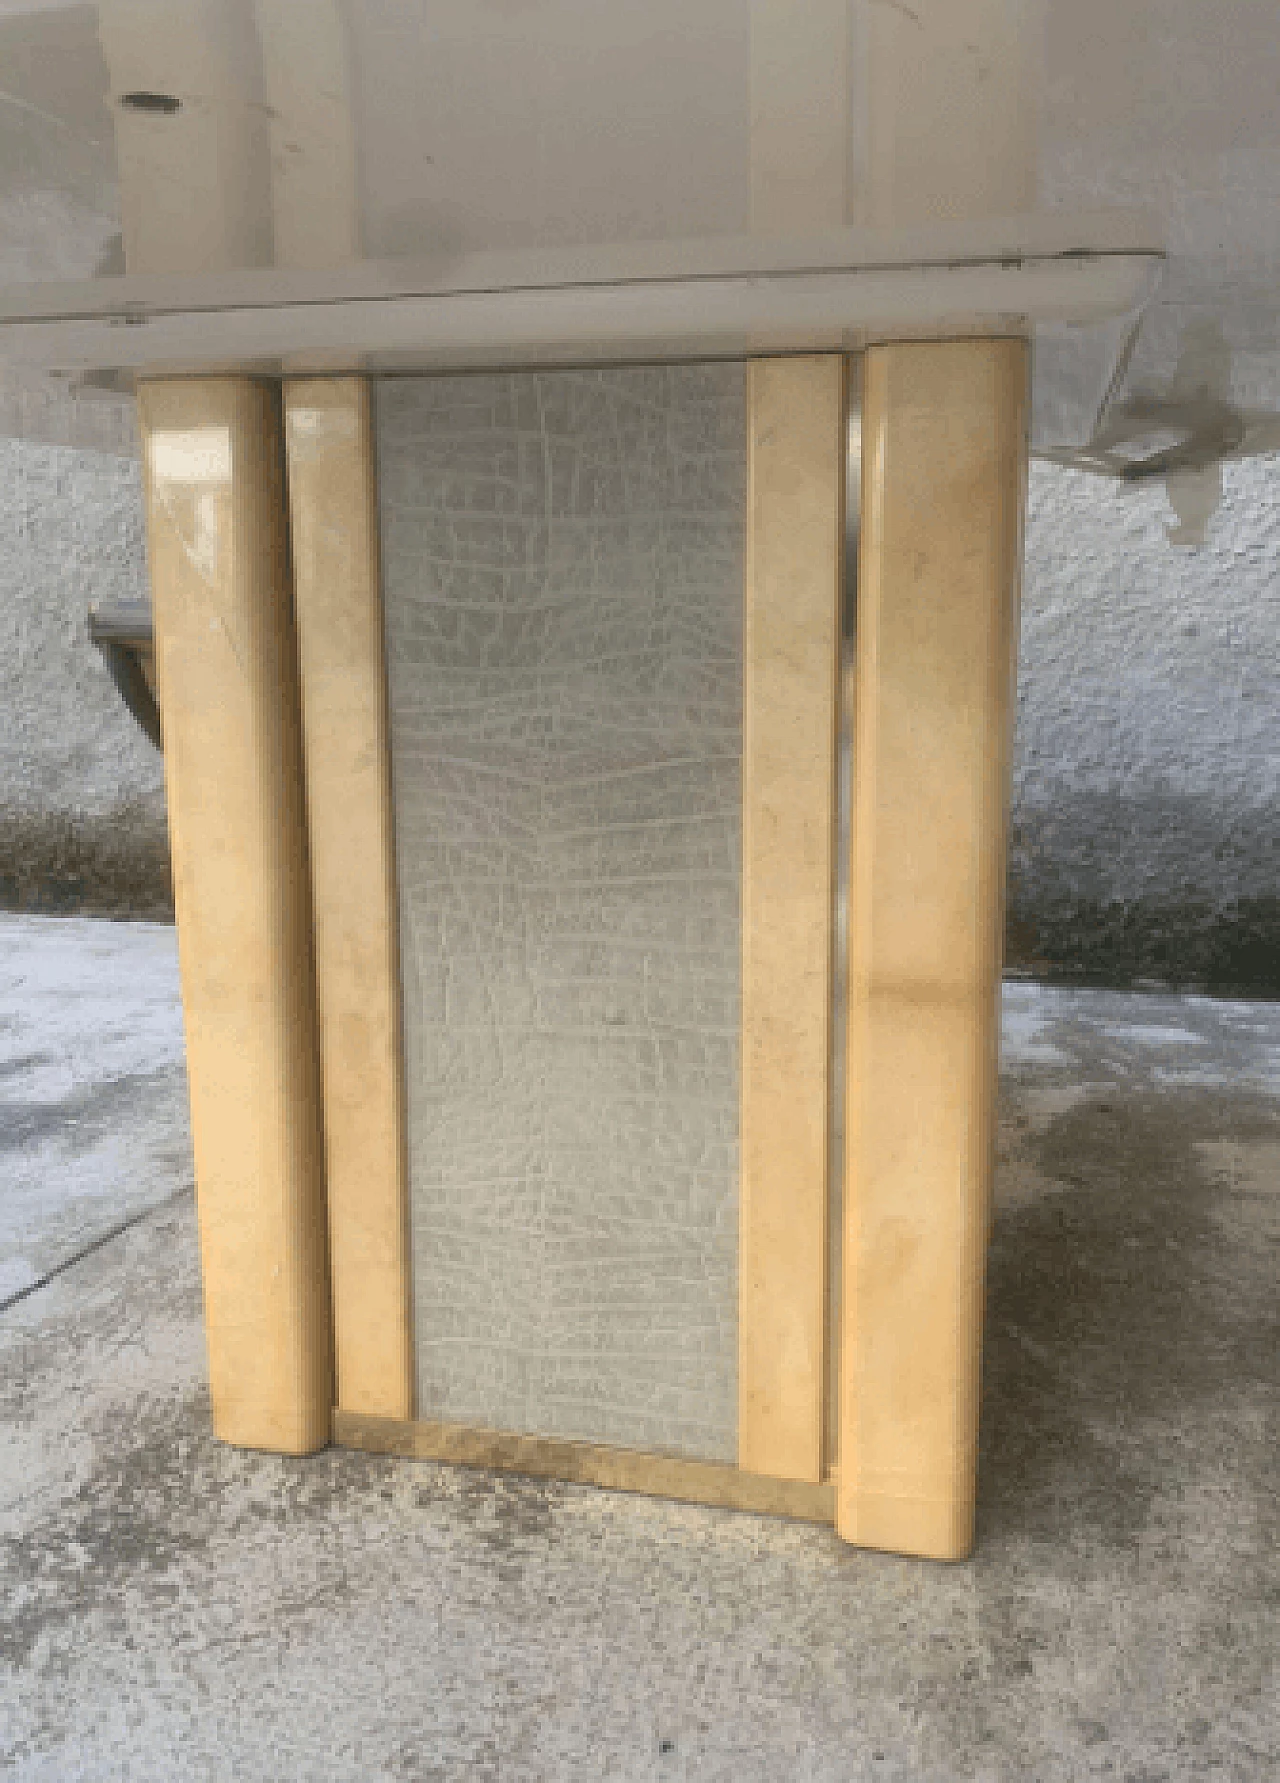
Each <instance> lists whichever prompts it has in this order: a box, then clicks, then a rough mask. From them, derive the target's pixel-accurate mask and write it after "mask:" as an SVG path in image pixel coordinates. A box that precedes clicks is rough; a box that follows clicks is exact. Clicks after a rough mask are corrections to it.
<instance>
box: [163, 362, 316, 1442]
mask: <svg viewBox="0 0 1280 1783" xmlns="http://www.w3.org/2000/svg"><path fill="white" fill-rule="evenodd" d="M138 414H139V422H140V426H141V431H142V439H143V454H144V457H143V465H144V484H145V495H146V513H147V541H148V554H149V559H150V570H151V598H152V611H153V617H154V626H155V640H156V671H157V677H158V682H159V692H160V708H161V717H162V724H163V729H164V764H165V791H166V797H167V801H168V813H169V834H170V842H171V848H172V856H173V877H174V900H175V905H176V911H177V921H178V956H179V964H180V969H181V978H182V1001H183V1013H184V1019H185V1024H186V1042H187V1071H188V1077H189V1081H190V1093H191V1121H192V1136H193V1140H194V1147H195V1169H196V1193H197V1200H198V1207H199V1223H200V1251H201V1264H202V1271H203V1280H204V1303H205V1330H206V1337H207V1342H208V1351H209V1378H210V1387H211V1391H212V1398H213V1423H214V1430H215V1433H216V1434H217V1435H218V1436H219V1437H221V1438H223V1439H224V1440H225V1441H227V1442H232V1443H237V1444H241V1445H243V1446H245V1447H249V1448H264V1449H278V1450H283V1451H285V1452H287V1453H292V1454H302V1453H306V1452H308V1451H310V1450H313V1449H316V1448H319V1447H322V1446H323V1445H324V1443H325V1442H327V1440H328V1435H329V1417H330V1410H331V1404H332V1393H331V1386H330V1381H331V1368H330V1344H329V1299H328V1266H327V1258H326V1239H325V1213H324V1181H323V1162H322V1155H321V1121H320V1071H319V1048H318V1039H317V1032H316V1014H315V983H314V972H313V964H312V935H311V897H310V887H309V876H308V863H307V843H306V824H305V815H304V808H303V781H302V739H301V724H300V716H299V700H298V683H297V652H296V646H295V642H294V631H293V603H292V592H291V585H290V573H289V558H288V531H287V525H286V518H285V506H284V487H283V463H282V457H283V455H282V442H281V427H280V410H279V399H278V395H277V393H276V391H275V390H274V389H273V388H272V387H271V386H269V385H266V384H261V383H257V382H255V381H253V380H251V379H248V378H241V377H226V378H189V379H164V380H156V381H151V382H144V383H142V384H141V385H140V386H139V391H138Z"/></svg>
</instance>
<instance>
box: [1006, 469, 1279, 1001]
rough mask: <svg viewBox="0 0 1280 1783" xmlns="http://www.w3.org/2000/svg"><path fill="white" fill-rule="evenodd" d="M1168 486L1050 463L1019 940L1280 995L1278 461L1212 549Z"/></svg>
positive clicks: (1035, 624)
mask: <svg viewBox="0 0 1280 1783" xmlns="http://www.w3.org/2000/svg"><path fill="white" fill-rule="evenodd" d="M1172 518H1173V516H1172V514H1171V512H1170V509H1169V507H1168V504H1167V502H1166V500H1165V496H1164V492H1163V488H1162V486H1161V485H1160V484H1158V483H1157V484H1153V485H1149V486H1144V487H1138V488H1123V487H1121V486H1120V485H1119V484H1117V483H1114V482H1111V481H1108V480H1102V479H1099V478H1097V477H1091V476H1089V475H1087V474H1085V473H1083V472H1075V471H1066V470H1060V469H1057V468H1055V467H1048V466H1043V465H1033V467H1032V470H1031V481H1030V493H1029V504H1028V516H1027V550H1026V569H1025V597H1024V609H1023V627H1022V647H1021V665H1020V676H1019V696H1018V736H1017V755H1016V767H1015V789H1014V813H1013V816H1014V830H1013V860H1012V882H1011V887H1010V906H1011V943H1012V948H1011V951H1012V952H1013V954H1014V955H1015V957H1017V958H1021V959H1029V960H1037V959H1038V960H1043V961H1046V962H1048V963H1049V964H1051V965H1055V966H1059V967H1062V968H1065V969H1074V970H1079V971H1088V972H1093V973H1097V974H1101V975H1116V976H1128V975H1133V974H1135V973H1138V974H1141V973H1144V972H1145V973H1147V974H1150V975H1152V976H1156V977H1174V978H1181V979H1192V980H1199V981H1201V982H1205V983H1209V984H1221V985H1237V986H1240V987H1252V988H1255V989H1262V990H1270V991H1276V992H1280V459H1275V458H1272V459H1257V460H1253V461H1252V462H1244V463H1239V464H1229V465H1227V466H1226V467H1225V471H1224V496H1223V502H1222V506H1221V508H1220V509H1219V511H1218V513H1217V514H1216V516H1215V517H1214V519H1213V520H1212V521H1211V523H1210V526H1209V530H1208V536H1207V539H1206V542H1205V545H1204V546H1203V548H1201V549H1199V550H1195V551H1186V550H1181V549H1178V548H1175V547H1173V546H1171V545H1169V544H1168V542H1167V541H1166V539H1165V528H1166V526H1167V525H1169V524H1170V523H1171V521H1172Z"/></svg>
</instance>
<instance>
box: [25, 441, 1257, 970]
mask: <svg viewBox="0 0 1280 1783" xmlns="http://www.w3.org/2000/svg"><path fill="white" fill-rule="evenodd" d="M1224 485H1225V490H1224V499H1223V503H1222V506H1221V508H1220V509H1219V511H1218V513H1217V514H1216V515H1215V516H1214V518H1213V520H1212V522H1211V523H1210V526H1209V531H1208V538H1207V542H1206V544H1205V546H1204V547H1203V548H1202V549H1200V550H1197V551H1186V550H1181V549H1178V548H1176V547H1173V546H1171V545H1170V544H1169V543H1168V542H1167V541H1166V538H1165V528H1166V525H1167V524H1169V523H1170V522H1171V521H1172V518H1173V516H1172V513H1171V511H1170V509H1169V507H1168V504H1167V502H1166V499H1165V496H1164V492H1163V489H1162V488H1161V487H1160V486H1159V485H1158V484H1154V485H1151V486H1148V487H1143V488H1122V487H1121V486H1119V485H1118V484H1115V483H1112V482H1108V481H1105V480H1103V479H1100V478H1096V477H1090V476H1088V475H1086V474H1084V473H1080V472H1074V471H1066V470H1060V469H1058V468H1056V467H1052V466H1046V465H1034V466H1033V467H1032V472H1031V490H1030V503H1029V512H1028V522H1027V553H1026V578H1025V598H1024V607H1023V632H1022V665H1021V685H1020V692H1019V701H1018V713H1019V722H1018V740H1017V744H1018V746H1017V765H1016V781H1015V802H1014V829H1013V850H1012V875H1011V884H1010V925H1009V943H1010V946H1009V954H1010V959H1011V961H1012V962H1014V963H1015V964H1022V965H1034V966H1035V967H1036V968H1037V969H1038V970H1040V971H1042V972H1046V973H1049V974H1054V975H1067V976H1081V977H1098V978H1106V979H1114V980H1116V981H1124V980H1132V979H1134V978H1141V977H1144V976H1147V977H1152V978H1159V979H1166V980H1173V981H1177V982H1182V983H1190V984H1202V985H1206V986H1209V987H1212V988H1221V989H1237V988H1238V989H1252V990H1255V991H1263V992H1271V993H1273V994H1280V874H1278V872H1277V869H1278V867H1280V789H1278V785H1277V783H1278V781H1280V682H1278V679H1277V669H1280V458H1270V459H1256V460H1253V461H1250V462H1245V463H1234V464H1228V465H1227V466H1226V467H1225V469H1224ZM144 580H145V575H144V549H143V537H142V516H141V497H140V490H139V481H138V471H137V466H136V465H135V464H134V463H132V462H130V461H129V460H128V459H126V458H123V457H107V456H99V455H96V454H93V453H88V452H79V451H73V450H70V449H68V448H66V447H58V446H54V445H49V446H35V445H31V444H29V443H15V442H12V441H4V440H0V904H5V905H8V906H9V907H11V908H12V907H15V906H17V907H26V908H45V909H71V908H75V909H104V910H106V909H109V910H113V911H116V912H117V913H120V914H130V913H132V914H148V915H150V914H156V913H158V912H160V911H161V910H162V909H163V908H164V907H165V906H166V904H167V902H168V899H169V890H168V871H167V865H166V862H165V858H164V838H163V824H162V790H161V774H160V763H159V761H158V759H157V758H156V756H155V754H154V752H152V751H151V750H150V746H149V745H148V744H147V743H146V741H145V739H144V738H143V737H142V735H141V733H140V732H138V731H137V728H136V726H135V725H134V724H133V721H132V720H131V719H130V718H129V717H128V715H127V714H126V713H125V711H124V710H123V707H122V706H121V705H120V703H119V700H118V698H117V696H116V694H115V691H114V689H113V687H112V685H111V683H110V681H109V679H108V678H107V675H106V672H105V670H104V669H103V667H102V665H101V663H100V662H99V659H98V657H97V654H96V652H95V651H94V650H93V649H92V647H91V646H90V644H89V642H88V639H87V636H86V634H85V630H84V613H85V609H86V607H87V605H88V603H89V602H90V600H92V599H95V598H106V597H114V596H117V595H132V594H136V593H138V592H140V591H141V590H142V589H143V587H144Z"/></svg>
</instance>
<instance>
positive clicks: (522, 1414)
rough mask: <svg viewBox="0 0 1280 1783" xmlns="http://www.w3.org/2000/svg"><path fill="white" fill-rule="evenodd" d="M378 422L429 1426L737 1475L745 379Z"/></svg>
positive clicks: (388, 396)
mask: <svg viewBox="0 0 1280 1783" xmlns="http://www.w3.org/2000/svg"><path fill="white" fill-rule="evenodd" d="M377 416H378V459H379V482H380V492H381V506H382V538H383V585H384V590H385V601H386V625H387V642H388V675H389V681H390V691H391V739H392V778H393V787H394V801H395V814H396V843H397V856H398V867H399V884H400V910H401V923H400V933H401V944H402V958H403V962H404V965H403V970H404V984H405V1019H404V1026H405V1051H406V1062H407V1070H406V1077H407V1084H408V1102H409V1172H410V1190H411V1205H412V1242H413V1254H414V1264H415V1267H414V1284H415V1301H416V1305H415V1335H416V1341H417V1346H418V1404H419V1407H420V1410H421V1412H422V1415H424V1416H426V1417H443V1418H449V1419H451V1420H461V1421H464V1422H470V1423H476V1424H481V1425H485V1426H488V1427H490V1428H497V1429H506V1430H524V1431H535V1432H537V1433H538V1434H540V1435H544V1436H552V1437H568V1438H575V1437H576V1438H582V1439H586V1440H594V1441H599V1442H610V1443H620V1444H622V1445H624V1446H629V1447H634V1448H642V1449H653V1448H659V1449H668V1450H674V1451H677V1452H683V1453H686V1454H691V1455H695V1456H702V1457H708V1458H714V1459H718V1460H725V1461H731V1460H733V1459H734V1458H735V1456H736V1454H737V1350H738V1332H737V1303H738V1279H737V1255H738V1221H737V1141H738V1004H739V914H738V908H739V880H740V874H741V852H742V851H741V756H742V573H743V562H742V557H743V542H744V537H743V535H744V522H745V514H746V450H745V447H746V415H745V389H744V380H743V376H742V370H741V368H740V367H738V366H709V367H703V366H686V367H681V368H670V369H661V368H652V369H644V370H627V371H610V372H605V373H572V372H559V373H552V374H549V375H546V376H541V375H533V374H525V375H521V376H499V377H472V378H423V379H417V378H415V379H395V380H390V381H385V382H383V383H381V384H380V385H379V387H378V403H377Z"/></svg>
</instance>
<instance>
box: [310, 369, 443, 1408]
mask: <svg viewBox="0 0 1280 1783" xmlns="http://www.w3.org/2000/svg"><path fill="white" fill-rule="evenodd" d="M370 411H371V403H370V390H369V385H368V383H367V382H366V380H364V379H363V378H301V379H290V380H288V381H286V383H285V434H286V440H287V444H288V467H289V502H290V511H291V514H292V519H293V564H294V587H295V605H296V614H297V620H296V622H297V629H298V656H299V663H300V666H301V673H302V714H303V730H304V736H305V743H306V764H307V807H308V820H309V833H310V846H311V874H312V886H313V895H314V900H315V922H316V969H317V975H318V981H319V993H320V1033H321V1056H322V1059H323V1065H324V1106H325V1153H326V1163H327V1171H326V1180H327V1185H328V1203H329V1245H330V1255H331V1259H332V1271H333V1324H334V1344H335V1364H336V1377H337V1394H336V1404H337V1406H338V1407H339V1409H340V1410H342V1411H347V1412H363V1413H368V1414H373V1415H376V1416H381V1417H389V1418H409V1417H412V1416H413V1400H414V1392H413V1379H414V1377H413V1347H412V1341H411V1328H410V1299H409V1240H408V1187H407V1179H408V1172H407V1163H406V1149H405V1148H406V1133H405V1122H404V1101H403V1075H402V1071H403V1064H402V1052H401V1023H400V961H399V943H398V935H397V920H396V911H397V906H396V892H395V856H394V847H393V839H392V810H391V761H390V746H389V739H388V732H387V695H386V672H385V664H384V658H383V627H382V601H381V587H380V579H379V568H378V515H377V497H376V490H375V480H374V449H373V434H372V417H371V412H370Z"/></svg>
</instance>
